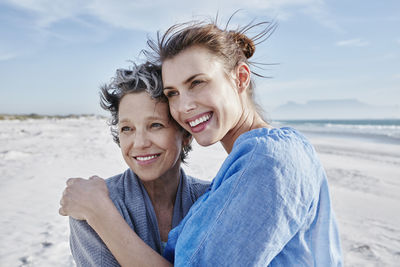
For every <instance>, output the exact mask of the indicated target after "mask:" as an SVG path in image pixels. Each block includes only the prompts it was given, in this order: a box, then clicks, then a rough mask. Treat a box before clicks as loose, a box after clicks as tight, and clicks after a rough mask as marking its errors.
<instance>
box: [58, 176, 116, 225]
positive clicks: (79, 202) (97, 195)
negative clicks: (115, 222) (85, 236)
mask: <svg viewBox="0 0 400 267" xmlns="http://www.w3.org/2000/svg"><path fill="white" fill-rule="evenodd" d="M107 201H111V200H110V198H109V196H108V189H107V185H106V183H105V181H104V179H102V178H100V177H98V176H92V177H90V178H89V179H88V180H86V179H82V178H70V179H68V180H67V187H66V188H65V190H64V192H63V195H62V198H61V201H60V205H61V208H60V209H59V213H60V215H62V216H71V217H73V218H75V219H77V220H86V221H89V219H90V218H92V217H94V216H96V213H99V212H102V211H101V208H102V206H103V205H102V203H104V202H107Z"/></svg>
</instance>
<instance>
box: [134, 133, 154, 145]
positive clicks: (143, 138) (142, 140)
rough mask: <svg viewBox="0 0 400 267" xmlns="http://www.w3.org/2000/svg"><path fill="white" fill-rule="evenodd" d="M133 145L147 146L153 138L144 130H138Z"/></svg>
mask: <svg viewBox="0 0 400 267" xmlns="http://www.w3.org/2000/svg"><path fill="white" fill-rule="evenodd" d="M133 146H134V147H135V148H146V147H149V146H151V140H150V138H149V136H148V134H147V133H146V132H144V131H136V133H135V134H134V135H133Z"/></svg>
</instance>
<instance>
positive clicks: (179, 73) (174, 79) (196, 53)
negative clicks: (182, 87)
mask: <svg viewBox="0 0 400 267" xmlns="http://www.w3.org/2000/svg"><path fill="white" fill-rule="evenodd" d="M219 63H220V62H219V60H218V59H217V57H216V56H215V55H213V54H212V53H211V52H210V51H208V49H206V48H204V47H201V46H193V47H189V48H187V49H185V50H183V51H182V52H180V53H179V54H177V55H176V56H174V57H172V58H170V59H167V60H165V61H164V62H163V64H162V79H163V83H164V86H165V87H166V86H169V85H170V84H175V83H179V82H182V81H183V80H185V79H186V78H188V77H190V76H191V75H194V74H197V73H206V74H208V73H210V72H212V71H213V70H214V69H215V67H216V66H219V65H220V64H219Z"/></svg>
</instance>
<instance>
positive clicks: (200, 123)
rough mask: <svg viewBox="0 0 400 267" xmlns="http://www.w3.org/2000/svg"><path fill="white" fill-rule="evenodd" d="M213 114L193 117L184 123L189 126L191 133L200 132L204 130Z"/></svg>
mask: <svg viewBox="0 0 400 267" xmlns="http://www.w3.org/2000/svg"><path fill="white" fill-rule="evenodd" d="M212 115H213V113H212V112H205V113H202V114H200V115H197V116H194V117H192V118H190V119H188V120H186V123H187V124H189V126H190V128H191V130H192V131H193V132H195V133H196V132H201V131H202V130H204V129H205V127H206V125H207V123H208V122H209V121H210V119H211V117H212Z"/></svg>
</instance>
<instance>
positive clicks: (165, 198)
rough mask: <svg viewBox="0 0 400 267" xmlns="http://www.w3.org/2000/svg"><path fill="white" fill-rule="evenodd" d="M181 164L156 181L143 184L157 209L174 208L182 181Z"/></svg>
mask: <svg viewBox="0 0 400 267" xmlns="http://www.w3.org/2000/svg"><path fill="white" fill-rule="evenodd" d="M180 175H181V172H180V162H179V161H178V162H177V163H176V164H175V166H174V167H172V168H171V169H169V170H168V171H167V172H166V173H164V174H163V175H162V176H161V177H159V178H158V179H156V180H154V181H149V182H143V181H142V182H143V185H144V187H145V188H146V191H147V194H148V195H149V197H150V200H151V202H152V204H153V206H154V208H155V209H157V208H166V207H173V206H174V204H175V198H176V192H177V190H178V185H179V181H180Z"/></svg>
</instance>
